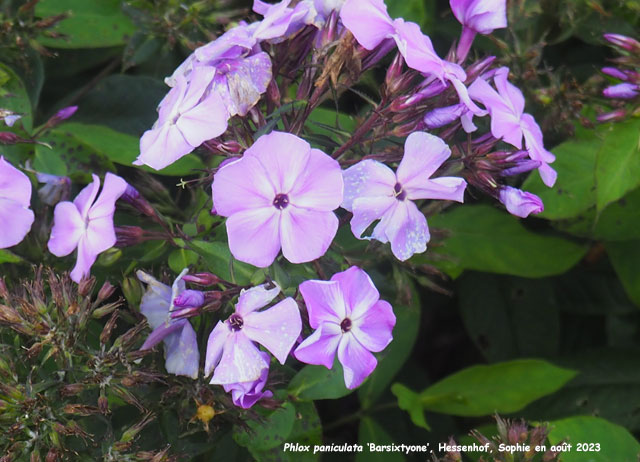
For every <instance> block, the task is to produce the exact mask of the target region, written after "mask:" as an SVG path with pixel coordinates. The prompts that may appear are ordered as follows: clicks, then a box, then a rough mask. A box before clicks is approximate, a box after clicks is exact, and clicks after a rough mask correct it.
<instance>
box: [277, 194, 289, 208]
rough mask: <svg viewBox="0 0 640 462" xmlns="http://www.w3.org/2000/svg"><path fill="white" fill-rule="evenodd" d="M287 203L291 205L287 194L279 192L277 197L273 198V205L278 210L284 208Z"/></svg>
mask: <svg viewBox="0 0 640 462" xmlns="http://www.w3.org/2000/svg"><path fill="white" fill-rule="evenodd" d="M287 205H289V196H287V195H286V194H278V195H276V198H275V199H273V206H274V207H275V208H277V209H278V210H282V209H284V208H285V207H286V206H287Z"/></svg>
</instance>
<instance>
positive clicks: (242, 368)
mask: <svg viewBox="0 0 640 462" xmlns="http://www.w3.org/2000/svg"><path fill="white" fill-rule="evenodd" d="M279 293H280V287H279V286H278V285H275V287H273V288H271V289H268V288H267V287H266V285H261V286H257V287H253V288H251V289H249V290H244V291H242V293H241V294H240V297H239V299H238V304H237V305H236V310H235V312H234V313H233V314H232V315H231V316H229V318H227V320H226V321H224V322H223V321H218V324H217V325H216V327H215V328H214V329H213V331H212V332H211V334H210V335H209V340H208V342H207V356H206V360H205V367H204V373H205V376H208V375H209V374H211V372H212V371H213V377H211V382H210V383H211V384H218V385H231V384H239V383H247V382H254V381H256V380H259V379H260V377H261V375H262V374H263V370H264V369H265V368H268V367H269V359H268V356H264V355H263V354H262V353H261V351H260V350H259V349H258V347H257V346H256V345H255V344H254V343H253V342H258V343H259V344H261V345H262V346H264V347H265V348H266V349H267V350H269V351H270V352H271V354H273V356H275V357H276V359H277V360H278V361H280V363H282V364H284V362H285V361H286V359H287V356H289V352H290V351H291V348H292V347H293V345H294V343H295V342H296V340H297V339H298V336H299V335H300V331H301V330H302V320H301V318H300V311H299V309H298V304H297V303H296V302H295V300H294V299H293V298H291V297H288V298H285V299H284V300H282V301H281V302H278V303H277V304H275V305H274V306H272V307H271V308H268V309H266V310H263V311H258V310H259V309H260V308H262V307H264V306H266V305H268V304H269V303H270V302H271V301H272V300H273V299H274V298H275V297H277V295H278V294H279Z"/></svg>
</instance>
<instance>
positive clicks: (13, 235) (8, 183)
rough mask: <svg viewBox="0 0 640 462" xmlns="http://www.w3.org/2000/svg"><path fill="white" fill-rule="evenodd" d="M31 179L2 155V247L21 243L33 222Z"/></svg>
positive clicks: (0, 164)
mask: <svg viewBox="0 0 640 462" xmlns="http://www.w3.org/2000/svg"><path fill="white" fill-rule="evenodd" d="M30 204H31V181H29V177H28V176H27V175H25V174H24V173H22V172H21V171H20V170H18V169H17V168H15V167H14V166H13V165H11V164H10V163H9V162H7V161H6V160H4V157H2V156H0V223H2V228H0V249H4V248H6V247H12V246H14V245H16V244H18V243H20V242H21V241H22V240H23V239H24V237H25V236H26V235H27V233H28V232H29V230H30V229H31V225H32V224H33V220H34V218H35V217H34V215H33V211H32V210H31V209H30V208H29V206H30Z"/></svg>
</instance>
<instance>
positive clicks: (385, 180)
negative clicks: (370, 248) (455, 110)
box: [342, 132, 467, 260]
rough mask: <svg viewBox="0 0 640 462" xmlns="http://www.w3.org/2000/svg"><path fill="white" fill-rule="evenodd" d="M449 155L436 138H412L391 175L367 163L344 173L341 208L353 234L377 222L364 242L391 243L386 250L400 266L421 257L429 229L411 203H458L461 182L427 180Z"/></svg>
mask: <svg viewBox="0 0 640 462" xmlns="http://www.w3.org/2000/svg"><path fill="white" fill-rule="evenodd" d="M450 155H451V150H450V149H449V147H448V146H447V145H446V144H445V142H444V141H442V140H441V139H440V138H438V137H437V136H433V135H430V134H428V133H424V132H414V133H412V134H411V135H409V136H408V137H407V140H406V142H405V145H404V157H403V158H402V161H401V162H400V165H398V170H397V171H396V173H393V171H392V170H391V169H390V168H389V167H387V166H386V165H385V164H383V163H381V162H378V161H375V160H370V159H367V160H363V161H361V162H358V163H357V164H355V165H354V166H352V167H349V168H348V169H347V170H345V171H344V182H345V194H344V202H343V203H342V207H344V208H345V209H347V210H349V211H352V212H353V219H352V220H351V230H352V231H353V234H354V235H355V236H356V237H357V238H358V239H362V234H363V233H364V232H365V231H366V229H367V228H369V226H371V224H372V223H373V222H374V221H375V220H378V219H379V220H380V222H379V223H378V224H377V225H376V227H375V228H374V229H373V233H372V235H371V237H365V239H371V238H373V239H376V240H378V241H380V242H391V250H392V252H393V254H394V255H395V256H396V257H397V258H398V259H399V260H406V259H408V258H409V257H411V256H412V255H413V254H414V253H421V252H424V251H425V250H426V249H427V242H429V237H430V236H429V228H428V226H427V219H426V218H425V216H424V215H423V214H422V212H420V210H419V209H418V207H417V206H416V204H415V203H414V202H413V201H414V200H416V199H442V200H454V201H458V202H462V201H463V196H464V190H465V187H466V185H467V183H466V182H465V181H464V180H463V179H462V178H458V177H440V178H434V179H431V178H430V177H431V175H433V174H434V173H435V171H436V170H437V169H438V168H439V167H440V166H441V165H442V163H443V162H444V161H445V160H447V159H448V158H449V156H450Z"/></svg>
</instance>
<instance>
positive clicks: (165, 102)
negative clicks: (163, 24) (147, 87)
mask: <svg viewBox="0 0 640 462" xmlns="http://www.w3.org/2000/svg"><path fill="white" fill-rule="evenodd" d="M214 74H215V70H214V69H212V68H209V67H199V68H196V69H194V71H193V73H192V75H191V80H190V81H189V82H187V80H186V78H185V77H184V76H180V75H179V76H177V78H176V85H175V87H173V88H172V89H171V91H169V93H167V95H166V96H165V97H164V98H163V99H162V101H161V102H160V105H159V106H158V120H157V121H156V123H155V124H154V126H153V128H151V130H147V131H146V132H145V133H144V134H143V135H142V138H141V139H140V155H139V156H138V159H137V160H136V161H135V162H134V164H135V165H148V166H149V167H151V168H154V169H156V170H160V169H163V168H164V167H166V166H167V165H170V164H172V163H173V162H175V161H176V160H178V159H180V158H181V157H183V156H185V155H186V154H189V153H190V152H191V151H193V150H194V149H195V148H197V147H198V146H200V145H201V144H202V143H203V142H204V141H207V140H209V139H212V138H215V137H216V136H219V135H221V134H222V133H224V132H225V130H226V129H227V119H228V114H227V109H226V107H225V104H224V101H223V99H222V98H221V97H220V96H219V95H218V94H216V93H214V92H211V91H210V88H209V87H210V85H211V81H212V80H213V77H214Z"/></svg>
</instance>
